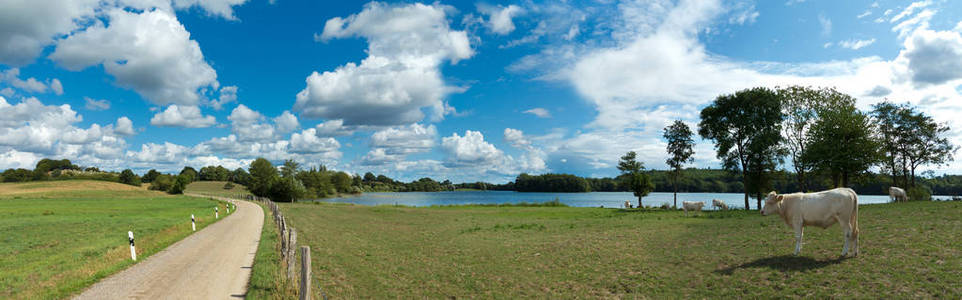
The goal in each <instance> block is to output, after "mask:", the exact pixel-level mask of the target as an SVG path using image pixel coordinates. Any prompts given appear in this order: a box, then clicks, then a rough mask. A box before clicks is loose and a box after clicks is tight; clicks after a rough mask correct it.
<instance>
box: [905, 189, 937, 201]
mask: <svg viewBox="0 0 962 300" xmlns="http://www.w3.org/2000/svg"><path fill="white" fill-rule="evenodd" d="M905 194H906V195H907V196H908V197H909V201H931V200H932V191H930V190H929V188H928V187H924V186H917V187H913V188H909V189H908V190H907V191H905Z"/></svg>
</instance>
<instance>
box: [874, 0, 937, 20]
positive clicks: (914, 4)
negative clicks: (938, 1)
mask: <svg viewBox="0 0 962 300" xmlns="http://www.w3.org/2000/svg"><path fill="white" fill-rule="evenodd" d="M931 4H932V3H931V2H929V1H918V2H912V4H911V5H909V6H908V7H906V8H905V9H904V10H902V12H900V13H899V14H897V15H895V16H894V17H892V19H889V23H895V22H898V21H899V20H902V19H903V18H905V17H908V16H910V15H912V14H913V13H915V10H917V9H923V8H925V7H928V6H929V5H931ZM890 13H891V10H887V11H885V15H886V16H887V15H889V14H890Z"/></svg>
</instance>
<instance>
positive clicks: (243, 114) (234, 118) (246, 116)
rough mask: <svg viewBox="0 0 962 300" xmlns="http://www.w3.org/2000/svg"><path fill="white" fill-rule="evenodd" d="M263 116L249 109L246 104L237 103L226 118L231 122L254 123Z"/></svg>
mask: <svg viewBox="0 0 962 300" xmlns="http://www.w3.org/2000/svg"><path fill="white" fill-rule="evenodd" d="M263 118H264V115H262V114H261V113H259V112H256V111H254V110H253V109H250V108H249V107H247V105H243V104H238V105H237V107H235V108H234V110H232V111H231V112H230V116H228V117H227V120H230V121H231V122H232V123H234V124H238V125H248V124H254V123H256V122H258V121H260V120H261V119H263Z"/></svg>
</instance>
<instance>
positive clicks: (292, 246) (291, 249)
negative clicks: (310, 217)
mask: <svg viewBox="0 0 962 300" xmlns="http://www.w3.org/2000/svg"><path fill="white" fill-rule="evenodd" d="M290 232H291V233H290V236H289V237H288V238H290V240H289V241H288V242H287V251H288V253H287V278H290V279H291V282H294V276H295V275H294V264H295V263H296V262H297V260H296V259H295V256H296V254H297V230H294V228H291V230H290Z"/></svg>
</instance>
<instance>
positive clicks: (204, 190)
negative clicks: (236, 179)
mask: <svg viewBox="0 0 962 300" xmlns="http://www.w3.org/2000/svg"><path fill="white" fill-rule="evenodd" d="M226 183H227V182H226V181H196V182H193V183H191V184H189V185H187V189H185V190H184V192H185V193H190V194H204V195H214V196H221V197H235V196H236V195H250V194H251V193H250V192H248V191H247V187H245V186H243V185H239V184H234V188H232V189H229V190H227V189H224V184H226Z"/></svg>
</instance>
